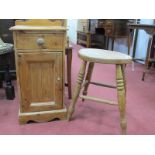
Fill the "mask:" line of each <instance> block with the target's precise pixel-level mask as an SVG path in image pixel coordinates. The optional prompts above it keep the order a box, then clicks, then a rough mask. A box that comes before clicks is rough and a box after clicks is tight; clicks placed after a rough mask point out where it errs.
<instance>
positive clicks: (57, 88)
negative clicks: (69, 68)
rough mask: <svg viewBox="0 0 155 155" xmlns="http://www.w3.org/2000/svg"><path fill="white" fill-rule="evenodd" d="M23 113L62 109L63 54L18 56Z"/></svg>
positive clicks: (21, 54) (47, 53)
mask: <svg viewBox="0 0 155 155" xmlns="http://www.w3.org/2000/svg"><path fill="white" fill-rule="evenodd" d="M18 62H19V65H18V67H19V81H20V89H21V90H22V91H21V102H22V103H21V112H28V111H29V112H31V111H44V110H51V109H59V108H62V106H63V104H62V103H63V102H62V87H63V86H62V80H63V79H62V53H60V52H53V53H49V52H46V53H35V54H32V53H27V54H23V53H20V54H18Z"/></svg>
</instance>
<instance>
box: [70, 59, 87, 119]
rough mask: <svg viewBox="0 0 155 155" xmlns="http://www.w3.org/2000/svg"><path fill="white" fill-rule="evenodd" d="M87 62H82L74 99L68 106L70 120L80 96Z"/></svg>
mask: <svg viewBox="0 0 155 155" xmlns="http://www.w3.org/2000/svg"><path fill="white" fill-rule="evenodd" d="M86 64H87V62H86V61H83V62H82V64H81V67H80V71H79V74H78V78H77V82H76V85H75V88H74V92H73V97H72V101H71V104H70V106H69V108H68V114H67V119H68V120H70V118H71V117H72V114H73V112H74V109H75V104H76V101H77V98H78V96H79V94H80V90H81V85H82V82H83V78H84V74H85V70H86Z"/></svg>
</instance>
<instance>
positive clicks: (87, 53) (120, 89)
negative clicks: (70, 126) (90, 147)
mask: <svg viewBox="0 0 155 155" xmlns="http://www.w3.org/2000/svg"><path fill="white" fill-rule="evenodd" d="M78 55H79V57H80V58H81V59H82V60H83V61H82V64H81V68H80V71H79V74H78V78H77V83H76V85H75V90H74V93H73V98H72V102H71V104H70V106H69V109H68V115H67V118H68V120H70V118H71V116H72V114H73V112H74V109H75V104H76V101H77V98H78V97H79V94H80V90H81V88H82V83H83V79H84V76H85V70H86V65H87V63H88V62H89V66H88V71H87V74H86V78H85V80H84V83H83V86H84V91H83V95H80V97H81V98H82V99H88V100H92V101H97V102H100V103H106V104H110V105H118V106H119V111H120V125H121V129H122V134H125V133H126V128H127V123H126V116H125V105H126V80H125V73H124V67H125V64H128V63H131V62H132V58H131V57H130V56H128V55H125V54H122V53H119V52H115V51H108V50H101V49H92V48H85V49H81V50H80V51H79V53H78ZM94 63H102V64H115V65H116V83H117V86H111V85H107V84H100V83H96V82H90V80H91V75H92V71H93V67H94ZM89 84H94V85H98V86H104V87H109V88H117V94H118V103H116V102H115V101H110V100H103V99H99V98H96V97H92V96H87V89H88V86H89Z"/></svg>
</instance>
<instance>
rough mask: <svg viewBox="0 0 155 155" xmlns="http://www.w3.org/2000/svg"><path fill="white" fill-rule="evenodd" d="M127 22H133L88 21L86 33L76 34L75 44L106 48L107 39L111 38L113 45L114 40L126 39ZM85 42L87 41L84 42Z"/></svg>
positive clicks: (118, 20) (115, 20)
mask: <svg viewBox="0 0 155 155" xmlns="http://www.w3.org/2000/svg"><path fill="white" fill-rule="evenodd" d="M129 22H134V20H129V19H89V20H88V24H87V26H88V27H87V28H85V29H86V30H87V31H82V30H81V31H78V32H77V37H78V38H77V42H78V43H86V46H87V47H99V48H108V42H109V38H111V39H112V40H113V43H114V40H115V38H122V37H125V38H127V37H128V36H129V34H130V31H129V29H128V27H127V24H128V23H129ZM88 34H89V35H88ZM82 35H83V38H82ZM84 36H86V37H84ZM85 38H86V39H85ZM85 40H87V41H86V42H85ZM83 41H84V42H83ZM112 46H113V45H112ZM112 49H113V47H112Z"/></svg>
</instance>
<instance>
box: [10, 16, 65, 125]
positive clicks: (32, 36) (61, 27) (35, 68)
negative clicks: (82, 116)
mask: <svg viewBox="0 0 155 155" xmlns="http://www.w3.org/2000/svg"><path fill="white" fill-rule="evenodd" d="M10 30H12V31H13V35H14V44H15V57H16V71H17V82H18V88H19V96H20V110H19V122H20V123H21V124H23V123H27V122H29V121H36V122H45V121H50V120H52V119H65V118H66V112H67V109H66V108H65V106H64V101H63V96H64V66H65V65H64V63H65V62H64V60H65V43H66V21H65V20H46V19H44V20H39V19H37V20H25V21H23V20H21V21H16V26H14V27H12V28H10Z"/></svg>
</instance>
